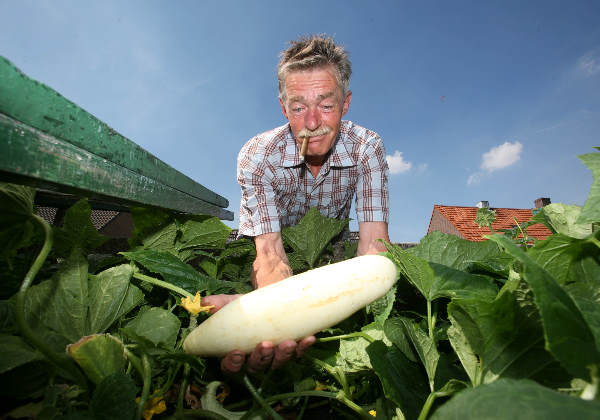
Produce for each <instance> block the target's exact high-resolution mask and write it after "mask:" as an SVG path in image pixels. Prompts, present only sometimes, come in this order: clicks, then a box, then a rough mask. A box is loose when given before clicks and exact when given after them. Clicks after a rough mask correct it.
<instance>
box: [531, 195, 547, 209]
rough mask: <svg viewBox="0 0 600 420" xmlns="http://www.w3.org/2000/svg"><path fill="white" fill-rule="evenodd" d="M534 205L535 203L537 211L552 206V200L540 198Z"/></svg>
mask: <svg viewBox="0 0 600 420" xmlns="http://www.w3.org/2000/svg"><path fill="white" fill-rule="evenodd" d="M534 203H535V208H536V209H541V208H542V207H544V206H547V205H548V204H550V199H549V198H548V197H540V198H536V199H535V200H534Z"/></svg>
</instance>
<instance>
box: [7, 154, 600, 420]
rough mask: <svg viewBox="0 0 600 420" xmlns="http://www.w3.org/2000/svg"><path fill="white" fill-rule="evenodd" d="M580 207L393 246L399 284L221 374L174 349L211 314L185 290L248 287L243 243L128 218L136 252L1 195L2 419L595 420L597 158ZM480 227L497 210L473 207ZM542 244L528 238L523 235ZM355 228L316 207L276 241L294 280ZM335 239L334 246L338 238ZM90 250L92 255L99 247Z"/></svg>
mask: <svg viewBox="0 0 600 420" xmlns="http://www.w3.org/2000/svg"><path fill="white" fill-rule="evenodd" d="M580 158H581V159H582V161H583V162H584V164H585V165H586V166H588V167H589V168H590V169H591V170H592V172H593V175H594V183H593V185H592V189H591V192H590V195H589V197H588V200H587V201H586V204H585V206H584V207H583V208H582V207H578V206H568V205H562V204H552V205H550V206H547V207H545V208H544V209H543V210H541V211H540V212H539V213H537V214H536V215H535V217H534V219H533V220H532V221H531V222H527V223H525V224H522V225H515V227H514V229H511V230H509V231H506V232H503V233H496V234H494V235H491V236H490V237H489V239H490V240H488V241H485V242H481V243H471V242H467V241H465V240H462V239H459V238H457V237H453V236H448V235H444V234H441V233H439V232H434V233H432V234H429V235H428V236H426V237H424V238H423V239H422V240H421V242H420V243H419V245H418V246H416V247H414V248H410V249H408V250H403V249H401V248H400V247H398V246H395V245H389V246H388V253H387V255H388V257H389V258H391V259H392V260H393V261H394V262H395V263H396V264H397V266H398V268H399V273H400V278H399V280H398V282H397V283H396V285H395V286H394V288H393V289H392V290H391V291H390V292H389V293H388V294H387V295H386V296H384V297H383V298H381V299H380V300H378V301H376V302H374V303H372V304H371V305H369V306H368V307H367V308H365V309H364V310H362V311H359V312H358V313H356V314H355V315H353V316H352V317H350V318H349V319H347V320H346V321H344V322H342V323H341V324H339V325H337V326H335V327H334V328H331V329H329V330H327V331H323V332H321V333H319V334H318V342H317V343H316V344H315V345H314V346H313V347H312V348H311V350H310V351H309V353H308V355H307V356H306V357H303V358H302V359H299V360H294V361H292V362H290V363H288V364H287V365H286V366H285V367H284V368H282V369H280V370H276V371H269V372H266V373H263V374H260V375H254V376H250V375H246V374H245V373H241V374H239V375H236V376H230V377H224V376H223V374H222V373H221V372H220V369H219V361H218V360H214V359H201V358H196V357H192V356H190V355H187V354H185V353H184V352H183V351H182V350H181V346H182V342H183V340H184V338H185V337H186V336H187V334H188V333H189V332H190V330H191V329H193V328H194V327H195V326H196V325H197V323H198V322H201V321H202V320H203V319H204V318H205V317H206V315H205V314H202V313H200V314H198V315H190V313H189V312H188V311H186V310H185V309H184V308H183V307H182V305H181V299H182V298H183V297H188V298H193V297H194V295H195V294H196V293H197V292H200V294H201V295H202V296H206V295H209V294H215V293H244V292H247V291H250V290H251V286H250V284H249V277H250V270H251V263H252V261H253V259H254V256H255V250H254V246H253V243H252V242H251V241H249V240H247V239H239V240H235V241H232V242H229V241H228V240H227V238H228V236H229V233H230V229H229V228H227V227H226V226H225V225H223V224H222V223H221V222H220V221H219V220H217V219H215V218H213V217H208V216H182V215H173V214H168V213H165V212H162V211H159V210H152V209H132V216H133V219H134V223H135V229H134V234H133V236H132V238H131V239H130V241H129V248H128V249H126V250H125V249H124V250H121V251H122V252H119V253H114V254H107V255H104V254H101V253H99V251H97V250H98V249H99V247H102V245H103V243H104V242H105V241H106V238H104V237H102V236H101V235H99V234H98V232H97V231H96V230H95V229H94V227H93V225H92V224H91V221H90V208H89V205H88V203H87V201H86V200H85V199H84V200H81V201H79V202H78V203H77V204H75V205H74V206H73V207H72V208H70V209H69V210H68V211H67V213H66V215H65V218H64V223H63V224H62V226H60V227H51V226H49V225H48V224H47V223H46V222H44V221H43V219H41V218H40V217H39V216H37V215H35V213H34V205H33V199H34V191H33V190H31V189H29V188H27V187H23V186H17V185H12V184H2V185H1V186H0V257H1V262H0V264H1V267H0V270H1V271H0V272H2V283H1V287H0V290H1V293H2V297H1V299H3V300H1V301H0V313H1V314H2V317H1V318H0V319H1V324H0V325H1V331H0V375H1V377H2V378H1V380H0V384H1V389H0V396H2V400H3V401H5V404H4V405H3V407H2V410H3V413H4V414H5V415H6V417H7V418H31V417H35V418H38V419H55V418H68V419H108V418H110V419H132V418H136V419H138V418H142V417H143V418H145V419H149V418H152V417H154V418H167V417H175V418H185V417H189V418H213V419H222V418H226V419H232V418H233V419H258V418H269V416H270V417H272V418H294V419H299V418H303V417H304V418H311V419H312V418H373V416H376V417H377V418H383V419H403V418H405V419H425V418H432V419H452V418H457V419H458V418H460V419H463V418H478V419H479V418H486V419H506V418H515V419H531V418H540V419H541V418H543V419H554V418H557V419H559V418H560V419H563V418H577V419H586V418H589V419H597V418H600V401H598V400H599V399H600V393H599V392H598V386H599V380H600V371H599V369H600V230H598V229H596V227H597V224H598V223H599V222H600V153H590V154H587V155H583V156H581V157H580ZM477 220H478V223H480V224H482V225H485V224H488V225H489V224H490V223H491V221H492V220H493V214H489V213H488V214H483V213H481V214H479V215H478V219H477ZM532 223H543V224H545V225H546V226H548V228H549V229H551V231H552V232H553V234H552V235H551V236H550V237H549V238H547V239H545V240H543V241H536V240H533V239H531V238H529V237H528V236H527V226H528V225H530V224H532ZM347 224H348V221H347V220H344V221H337V220H330V219H325V218H323V217H321V216H320V215H319V214H318V212H317V211H316V210H311V212H309V214H308V215H307V216H306V217H305V218H304V219H303V220H302V222H301V223H300V224H299V225H298V226H296V227H293V228H286V229H285V230H284V231H283V237H284V242H285V245H286V250H287V251H288V255H289V260H290V262H291V264H292V268H293V270H294V272H296V273H297V272H300V271H303V270H307V269H310V268H314V267H317V266H319V265H323V264H327V263H330V262H332V261H335V260H339V259H343V258H349V257H351V256H353V255H354V253H355V252H356V246H355V244H351V243H349V242H345V243H344V242H343V241H340V240H339V238H340V235H343V231H344V229H345V228H346V227H347ZM334 244H335V245H334ZM100 249H101V248H100Z"/></svg>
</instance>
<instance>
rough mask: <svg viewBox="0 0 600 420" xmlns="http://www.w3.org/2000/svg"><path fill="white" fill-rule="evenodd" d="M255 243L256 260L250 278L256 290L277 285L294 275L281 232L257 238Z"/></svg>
mask: <svg viewBox="0 0 600 420" xmlns="http://www.w3.org/2000/svg"><path fill="white" fill-rule="evenodd" d="M254 243H255V244H256V259H255V260H254V263H253V264H252V274H251V275H250V278H251V280H252V285H253V286H254V288H255V289H258V288H260V287H264V286H268V285H269V284H273V283H277V282H278V281H281V280H283V279H286V278H288V277H290V276H291V275H292V274H293V273H292V269H291V268H290V263H289V261H288V259H287V255H286V253H285V250H284V249H283V240H282V239H281V234H280V233H279V232H271V233H265V234H263V235H260V236H257V237H256V238H254Z"/></svg>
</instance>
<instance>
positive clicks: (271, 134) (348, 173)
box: [237, 121, 388, 236]
mask: <svg viewBox="0 0 600 420" xmlns="http://www.w3.org/2000/svg"><path fill="white" fill-rule="evenodd" d="M387 176H388V166H387V162H386V160H385V149H384V146H383V141H382V140H381V138H380V137H379V136H378V135H377V133H375V132H373V131H370V130H367V129H365V128H363V127H360V126H358V125H356V124H354V123H352V122H350V121H342V123H341V125H340V133H339V134H338V138H337V140H336V142H335V144H334V147H333V151H332V153H331V154H330V155H329V157H328V158H327V161H326V162H325V163H324V164H323V166H322V167H321V170H320V172H319V174H318V175H317V177H316V178H315V177H314V176H313V175H312V173H311V171H310V169H309V167H308V165H307V164H306V163H304V160H303V159H302V158H301V157H300V151H299V148H298V145H297V143H296V141H295V140H294V136H293V134H292V131H291V130H290V126H289V124H286V125H284V126H281V127H278V128H275V129H273V130H271V131H267V132H266V133H263V134H259V135H258V136H256V137H253V138H252V139H250V140H249V141H248V142H247V143H246V144H245V145H244V147H242V149H241V151H240V153H239V155H238V164H237V180H238V183H239V184H240V186H241V189H242V200H241V205H240V215H239V232H238V235H239V236H258V235H262V234H264V233H269V232H279V231H281V228H283V227H285V226H293V225H295V224H297V223H298V222H299V221H300V219H301V218H302V217H303V216H304V215H305V214H306V213H307V212H308V210H310V208H311V207H317V208H318V209H319V211H320V212H321V214H322V215H323V216H327V217H332V218H337V219H345V218H348V215H349V214H350V207H351V205H352V197H353V196H354V195H356V215H357V220H358V222H359V223H361V222H387V221H388V191H387Z"/></svg>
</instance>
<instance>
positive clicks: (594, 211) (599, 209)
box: [577, 152, 600, 223]
mask: <svg viewBox="0 0 600 420" xmlns="http://www.w3.org/2000/svg"><path fill="white" fill-rule="evenodd" d="M578 157H579V159H580V160H581V161H582V162H583V164H584V165H585V166H587V167H588V168H589V169H590V170H591V171H592V175H593V176H594V182H593V183H592V187H591V188H590V194H589V195H588V198H587V200H586V201H585V205H584V206H583V210H581V213H580V214H579V217H578V218H577V223H596V222H600V153H597V152H596V153H588V154H585V155H581V156H578Z"/></svg>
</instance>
